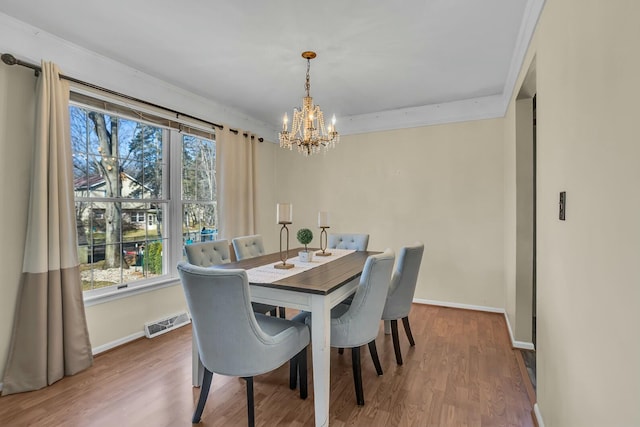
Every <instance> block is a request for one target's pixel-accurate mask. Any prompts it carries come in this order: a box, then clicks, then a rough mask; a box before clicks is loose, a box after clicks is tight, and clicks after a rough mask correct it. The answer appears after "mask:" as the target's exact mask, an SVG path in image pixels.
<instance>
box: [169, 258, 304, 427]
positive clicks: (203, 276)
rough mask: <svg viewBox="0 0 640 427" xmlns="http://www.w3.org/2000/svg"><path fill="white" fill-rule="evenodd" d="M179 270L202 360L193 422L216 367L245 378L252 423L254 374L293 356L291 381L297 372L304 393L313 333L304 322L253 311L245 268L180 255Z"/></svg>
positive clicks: (197, 419)
mask: <svg viewBox="0 0 640 427" xmlns="http://www.w3.org/2000/svg"><path fill="white" fill-rule="evenodd" d="M178 273H179V275H180V279H181V281H182V286H183V289H184V293H185V296H186V300H187V305H188V307H189V311H190V312H191V318H192V321H193V330H194V337H195V340H196V342H197V345H198V353H199V356H200V360H201V361H202V365H203V366H204V378H203V381H202V387H201V389H200V398H199V400H198V404H197V407H196V410H195V412H194V414H193V418H192V423H198V422H200V419H201V417H202V412H203V410H204V406H205V404H206V402H207V396H208V394H209V389H210V387H211V380H212V376H213V373H216V374H220V375H229V376H237V377H242V378H244V379H245V380H246V383H247V416H248V425H249V426H254V424H255V413H254V400H253V398H254V396H253V377H254V376H256V375H260V374H263V373H266V372H270V371H272V370H274V369H276V368H278V367H280V366H281V365H283V364H284V363H286V362H287V361H289V362H290V363H292V364H294V366H296V367H297V369H295V370H294V371H292V373H293V376H292V378H290V379H289V386H290V388H291V389H295V388H296V385H297V382H298V378H299V380H300V397H301V398H302V399H306V397H307V395H308V391H307V346H308V345H309V338H310V333H309V328H308V327H307V326H306V325H304V324H301V323H297V322H293V321H291V320H286V319H280V318H278V317H272V316H265V315H263V314H259V313H254V312H253V311H252V309H251V294H250V289H249V281H248V280H247V273H246V271H245V270H240V269H228V270H226V269H216V268H204V267H199V266H195V265H192V264H189V263H187V262H184V261H181V262H180V263H178Z"/></svg>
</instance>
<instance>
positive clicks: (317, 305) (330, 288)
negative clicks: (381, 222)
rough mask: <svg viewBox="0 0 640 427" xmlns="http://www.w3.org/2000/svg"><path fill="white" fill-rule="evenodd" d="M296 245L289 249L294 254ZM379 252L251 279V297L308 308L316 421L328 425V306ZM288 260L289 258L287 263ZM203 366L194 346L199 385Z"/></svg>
mask: <svg viewBox="0 0 640 427" xmlns="http://www.w3.org/2000/svg"><path fill="white" fill-rule="evenodd" d="M301 249H302V248H299V249H293V250H290V251H289V253H290V254H296V253H297V252H298V250H301ZM377 253H379V252H371V251H359V252H352V253H350V254H348V255H344V256H342V257H340V258H337V259H335V260H331V261H330V262H327V263H324V264H321V265H319V266H317V267H314V268H312V269H310V270H306V271H302V272H300V273H297V274H294V275H292V276H289V277H286V278H283V279H281V280H277V281H275V282H273V283H250V285H251V287H250V289H251V300H252V301H255V302H261V303H265V304H270V305H275V306H279V307H290V308H295V309H298V310H305V311H309V312H311V315H312V317H313V322H311V349H312V360H313V398H314V409H315V425H316V426H328V425H329V385H330V384H329V382H330V358H329V351H330V343H331V309H332V308H333V307H335V306H336V305H337V304H339V303H340V302H342V301H343V300H344V299H345V298H347V297H348V296H349V295H351V294H352V293H353V292H355V289H356V286H357V285H358V280H353V279H355V278H357V277H359V276H360V275H361V274H362V270H363V268H364V264H365V262H366V260H367V257H368V256H369V255H373V254H377ZM279 260H280V253H278V252H276V253H273V254H268V255H262V256H258V257H255V258H250V259H245V260H242V261H237V262H232V263H229V264H222V265H217V266H216V268H225V269H237V268H240V269H245V270H249V269H252V268H255V267H260V266H264V265H268V264H271V263H274V262H277V261H279ZM290 262H291V261H288V263H290ZM203 373H204V368H203V367H202V364H201V363H200V359H199V356H198V350H197V348H195V340H194V359H193V384H194V386H200V384H201V383H202V375H203Z"/></svg>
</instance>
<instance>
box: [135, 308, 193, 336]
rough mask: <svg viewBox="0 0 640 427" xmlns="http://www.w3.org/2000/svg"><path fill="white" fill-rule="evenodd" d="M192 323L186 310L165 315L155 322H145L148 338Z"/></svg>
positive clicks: (145, 332) (145, 331)
mask: <svg viewBox="0 0 640 427" xmlns="http://www.w3.org/2000/svg"><path fill="white" fill-rule="evenodd" d="M188 323H191V319H189V315H188V314H187V313H185V312H182V313H178V314H174V315H173V316H169V317H165V318H164V319H160V320H156V321H155V322H149V323H145V324H144V334H145V335H146V336H147V338H153V337H157V336H158V335H162V334H164V333H165V332H169V331H171V330H173V329H176V328H179V327H180V326H184V325H186V324H188Z"/></svg>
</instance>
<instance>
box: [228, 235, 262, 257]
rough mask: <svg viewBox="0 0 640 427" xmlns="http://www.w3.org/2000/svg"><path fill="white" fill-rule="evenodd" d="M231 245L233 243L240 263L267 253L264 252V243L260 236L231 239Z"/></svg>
mask: <svg viewBox="0 0 640 427" xmlns="http://www.w3.org/2000/svg"><path fill="white" fill-rule="evenodd" d="M231 243H233V250H234V251H235V253H236V258H237V259H238V261H242V260H243V259H247V258H255V257H257V256H260V255H264V254H265V253H266V252H265V251H264V243H263V241H262V236H261V235H260V234H254V235H252V236H242V237H236V238H234V239H231Z"/></svg>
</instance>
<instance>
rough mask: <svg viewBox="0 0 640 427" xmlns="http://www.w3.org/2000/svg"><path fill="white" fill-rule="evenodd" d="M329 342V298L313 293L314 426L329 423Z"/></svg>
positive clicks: (322, 425) (318, 426)
mask: <svg viewBox="0 0 640 427" xmlns="http://www.w3.org/2000/svg"><path fill="white" fill-rule="evenodd" d="M330 344H331V308H330V306H329V298H328V297H325V296H323V295H313V296H312V297H311V348H312V355H313V400H314V402H313V403H314V408H315V416H316V424H315V425H316V427H325V426H328V425H329V385H330V372H331V369H330V365H329V363H330V358H329V356H330V350H331V346H330Z"/></svg>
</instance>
